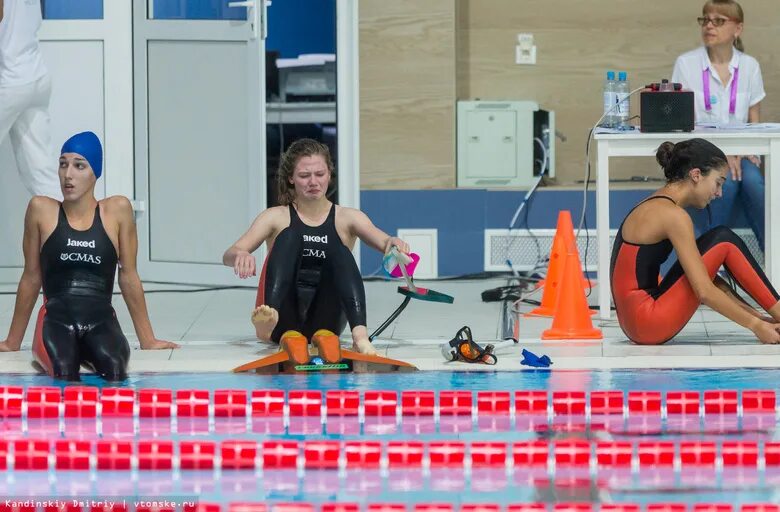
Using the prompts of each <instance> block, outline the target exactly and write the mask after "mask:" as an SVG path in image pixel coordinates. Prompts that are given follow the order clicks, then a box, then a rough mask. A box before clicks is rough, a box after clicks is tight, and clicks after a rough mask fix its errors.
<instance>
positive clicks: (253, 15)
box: [228, 0, 258, 39]
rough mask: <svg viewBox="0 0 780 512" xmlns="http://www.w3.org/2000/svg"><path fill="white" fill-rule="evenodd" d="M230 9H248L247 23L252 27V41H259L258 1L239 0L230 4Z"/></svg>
mask: <svg viewBox="0 0 780 512" xmlns="http://www.w3.org/2000/svg"><path fill="white" fill-rule="evenodd" d="M228 7H246V9H247V13H246V14H247V16H246V18H247V21H248V22H249V23H250V24H251V26H252V39H257V32H258V19H257V14H258V13H257V0H237V1H234V2H228Z"/></svg>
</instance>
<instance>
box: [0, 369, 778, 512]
mask: <svg viewBox="0 0 780 512" xmlns="http://www.w3.org/2000/svg"><path fill="white" fill-rule="evenodd" d="M775 381H776V370H771V369H766V370H762V369H749V370H747V369H746V370H683V369H680V370H631V371H620V370H611V371H549V370H538V371H524V372H518V373H508V372H496V373H485V372H453V373H450V372H417V373H412V374H398V375H394V374H375V375H367V374H361V375H354V374H343V375H324V374H323V375H312V374H309V375H279V376H255V375H236V374H199V375H190V374H169V375H160V374H137V375H133V376H132V377H131V378H130V379H128V381H126V382H124V383H122V384H121V385H120V386H119V387H121V388H124V389H125V390H126V391H128V393H129V394H128V395H124V396H126V397H127V396H130V397H131V398H130V400H131V401H132V404H131V406H134V407H135V409H134V410H135V413H136V416H133V415H132V414H130V415H128V414H126V411H127V410H125V413H122V412H121V411H120V409H118V408H117V409H116V410H114V409H112V410H113V411H114V412H113V413H110V414H109V413H108V411H109V408H108V407H109V405H108V404H109V402H108V401H106V402H105V403H104V405H103V406H102V407H103V409H101V408H100V407H101V406H98V408H97V413H94V414H93V413H90V412H87V413H84V414H81V413H73V412H72V411H71V412H67V410H66V408H65V407H66V406H65V405H64V404H60V405H59V406H58V408H57V410H56V414H54V416H55V417H51V418H33V417H30V414H33V415H38V413H32V412H31V411H38V408H39V407H40V405H41V404H40V403H39V397H38V395H35V397H37V398H33V394H31V391H33V390H36V389H37V390H40V389H47V387H48V388H50V387H52V386H54V388H55V389H56V388H59V389H56V391H57V392H60V391H61V392H62V396H59V395H57V396H54V395H52V396H54V398H52V399H53V400H55V399H56V400H61V401H63V402H65V401H66V393H67V391H65V390H66V389H68V388H70V389H71V391H72V390H74V389H76V388H75V387H73V386H70V385H69V386H65V385H56V384H55V383H54V382H53V381H52V380H51V379H49V378H47V377H43V376H29V375H7V374H6V375H2V376H0V387H3V386H5V387H4V388H0V402H2V395H3V392H1V390H8V389H10V388H8V386H21V387H22V388H23V390H24V404H25V405H24V407H23V411H22V412H23V413H21V414H19V415H16V414H5V417H3V412H2V408H0V418H2V429H0V432H1V433H2V437H1V438H0V439H2V441H0V465H1V464H2V459H4V457H3V456H2V453H3V452H4V451H5V452H6V456H5V459H6V465H8V467H13V469H12V470H10V471H6V472H5V474H4V476H1V477H0V497H15V498H20V497H39V498H41V499H43V498H46V497H82V498H96V499H99V498H105V497H115V498H120V497H121V498H123V500H124V501H126V502H127V503H132V502H133V501H135V500H134V499H133V498H130V497H142V498H144V499H145V500H150V499H154V498H157V499H160V498H168V499H169V500H170V501H173V502H177V503H186V502H187V501H192V500H197V501H201V502H209V503H215V504H223V505H225V504H228V503H236V502H252V503H255V502H264V503H271V504H274V503H277V504H278V503H281V502H296V503H309V504H313V506H315V507H319V506H320V505H322V504H325V503H332V502H348V503H359V504H361V505H366V506H367V504H370V503H401V504H407V505H411V504H415V505H419V504H426V503H427V504H430V503H454V504H456V505H460V504H474V503H481V504H497V505H499V506H501V507H505V506H508V505H511V504H517V503H546V504H552V503H561V502H566V503H579V504H582V507H585V508H580V509H578V510H587V509H588V508H587V507H591V508H593V509H597V508H598V506H599V505H598V504H599V503H622V504H639V505H648V504H653V503H667V504H668V503H688V504H692V503H699V504H700V503H722V504H729V506H732V507H736V506H742V505H745V504H749V503H756V502H760V503H770V502H776V501H777V500H778V498H779V497H780V495H778V494H777V493H776V491H775V490H774V489H775V488H776V487H778V484H780V443H776V442H775V441H774V439H775V438H776V410H777V409H776V406H775V405H776V398H775V395H774V389H775V385H774V383H775ZM81 386H94V387H101V386H102V388H103V389H101V390H95V389H94V388H85V389H93V390H94V392H95V396H98V394H100V396H101V399H100V400H103V398H102V397H103V396H106V397H108V396H109V395H110V396H111V397H116V396H119V395H114V394H110V393H109V391H110V390H113V387H109V386H105V384H104V383H103V382H102V381H100V380H99V379H97V378H94V377H92V376H86V377H85V379H84V382H82V383H81ZM41 387H44V388H41ZM141 390H146V391H143V392H142V391H141ZM149 390H168V391H169V392H170V394H171V396H172V397H174V398H173V399H170V398H169V401H170V402H171V403H170V404H168V406H169V410H170V416H166V415H158V416H157V417H150V415H149V414H145V416H144V417H138V416H137V414H138V411H139V407H140V403H141V400H142V399H141V394H142V393H145V395H148V394H149ZM217 390H221V391H217ZM339 390H342V391H339ZM344 390H346V392H344ZM758 390H760V391H758ZM194 391H198V392H201V393H203V392H205V395H202V394H200V395H197V396H196V394H194V393H193V392H194ZM280 391H281V393H280ZM328 391H330V393H328ZM355 391H356V392H357V393H350V392H355ZM380 391H381V392H384V393H385V394H381V393H378V392H380ZM682 391H684V392H685V393H683V394H680V392H682ZM431 392H433V393H431ZM505 392H506V393H505ZM6 395H7V393H6ZM55 395H56V393H55ZM353 395H355V396H357V397H358V398H357V400H359V403H358V402H355V403H353V404H352V405H345V404H348V403H351V402H349V401H350V400H351V399H352V398H354V397H353ZM90 396H92V395H89V396H88V394H84V395H79V397H80V398H79V399H78V400H77V405H78V406H79V407H83V408H84V410H90V409H89V407H87V406H88V405H89V403H90V400H94V397H93V398H89V397H90ZM160 396H162V395H160ZM177 396H186V397H187V400H188V401H187V402H186V403H185V402H182V403H184V404H185V405H186V408H183V409H177V407H179V406H180V405H181V404H179V402H177V399H176V397H177ZM203 396H205V397H206V398H205V404H206V406H207V408H206V409H202V410H201V412H200V413H196V412H195V410H196V409H195V406H196V405H203V403H202V402H203ZM218 396H219V397H220V398H218ZM239 396H240V397H243V399H245V400H246V403H244V402H241V403H240V407H243V409H241V413H240V414H235V413H229V414H223V413H221V412H219V411H223V412H224V411H225V410H232V411H235V410H236V409H235V408H234V409H229V408H228V409H225V407H230V404H228V405H225V402H224V399H225V397H228V399H227V400H228V402H229V401H230V400H233V399H234V398H235V397H239ZM279 396H282V402H283V403H284V409H283V410H281V411H280V410H278V409H277V410H276V412H271V409H270V408H268V407H270V406H269V404H271V403H272V402H274V401H275V400H277V399H278V397H279ZM231 397H233V398H231ZM317 397H320V398H319V402H318V401H317V399H316V398H317ZM388 397H390V398H392V397H395V399H396V402H393V403H391V404H390V406H389V407H390V409H387V408H385V409H382V408H381V407H382V406H381V404H380V405H377V403H378V402H381V401H382V400H386V399H388ZM756 397H758V401H759V402H761V401H763V402H762V403H763V405H761V406H757V405H756V404H755V403H754V402H756V401H755V400H754V399H755V398H756ZM147 398H148V397H147ZM158 398H159V396H158V397H157V398H155V399H158ZM369 398H371V400H369ZM503 398H507V400H508V401H507V402H506V404H507V406H506V408H504V407H503V406H501V405H496V404H504V402H503V401H502V400H503ZM255 399H257V400H259V402H257V403H255ZM407 399H409V400H410V401H409V402H408V403H407ZM499 399H501V400H499ZM106 400H109V399H106ZM114 400H115V402H116V401H118V400H119V399H118V398H115V399H114ZM296 400H299V401H296ZM307 400H308V401H312V400H313V402H312V403H311V404H308V405H307V403H306V402H307ZM339 400H340V402H339ZM686 400H687V402H686ZM751 400H752V401H751ZM767 400H769V402H767ZM459 401H460V402H459ZM491 401H492V405H491V404H490V402H491ZM692 402H695V407H692V406H691V404H692ZM5 403H6V404H7V403H8V402H5ZM116 403H118V402H116ZM337 403H338V404H340V405H334V404H337ZM31 404H33V405H31ZM177 404H178V405H177ZM356 404H357V405H356ZM540 404H541V405H540ZM233 405H235V404H233ZM255 406H258V407H260V408H259V409H256V408H255ZM267 406H268V407H267ZM112 407H113V406H112ZM240 407H239V409H240ZM336 407H341V409H339V410H338V411H337V410H336V409H335V408H336ZM349 407H353V408H354V407H356V408H357V409H354V410H352V411H350V410H348V409H349ZM369 407H370V409H369ZM77 408H78V407H77ZM204 410H205V411H206V412H205V414H204V413H203V411H204ZM101 411H102V414H101ZM185 411H186V412H185ZM258 411H260V413H258ZM383 411H384V412H383ZM387 411H392V412H393V413H395V415H391V416H388V415H387V414H386V413H387ZM678 413H679V414H678ZM36 441H39V442H42V443H43V444H39V445H38V446H37V447H35V446H31V445H33V444H34V442H36ZM57 441H59V444H58V442H57ZM2 442H5V443H6V445H7V447H6V448H5V450H4V449H3V445H2ZM79 443H80V444H79ZM109 448H111V449H113V450H114V452H113V453H114V455H115V459H111V457H109V456H108V455H106V454H107V453H109V452H107V451H105V450H108V449H109ZM125 449H126V450H128V453H127V454H125V455H127V457H126V458H127V460H128V461H130V460H132V462H131V463H130V462H128V463H130V464H131V469H126V466H123V465H122V464H121V463H120V464H118V465H114V466H111V464H112V463H111V462H107V460H109V459H110V460H124V459H125V457H124V455H117V453H119V452H122V451H123V450H125ZM36 450H37V451H36ZM193 450H195V451H198V450H200V451H199V452H198V453H199V454H200V458H199V459H198V458H197V457H195V458H193ZM129 452H132V455H131V454H130V453H129ZM152 452H154V454H153V455H150V453H152ZM242 453H243V455H242ZM36 455H37V456H38V457H39V458H40V457H41V456H42V455H43V456H45V457H44V458H40V461H43V462H39V463H38V465H37V466H36V464H35V463H33V462H30V461H31V460H33V458H34V457H35V456H36ZM79 456H80V457H81V461H82V462H81V465H79V464H77V463H72V465H68V464H71V462H68V461H73V460H75V459H77V458H78V457H79ZM25 457H27V458H26V459H25ZM85 457H86V458H85ZM106 457H108V458H106ZM373 457H376V463H373V462H371V460H374V459H373ZM44 459H45V460H44ZM84 461H86V462H84ZM101 461H102V462H101ZM144 461H145V462H144ZM150 461H151V462H150ZM193 461H196V462H193ZM198 461H200V462H198ZM204 461H205V462H204ZM285 461H286V462H285ZM367 461H368V462H367ZM27 464H29V465H27ZM41 464H42V465H41ZM142 466H143V467H142ZM33 467H40V468H42V469H38V470H35V469H32V468H33ZM77 467H81V468H85V469H80V470H79V469H65V468H77ZM108 467H114V468H118V469H115V470H107V469H106V468H108ZM161 468H162V469H161ZM192 468H199V469H192ZM3 469H5V468H3ZM2 503H3V501H2V500H0V506H2ZM585 504H591V505H585ZM141 508H142V507H141ZM141 508H139V510H141ZM718 510H719V512H724V511H725V510H726V509H724V508H721V509H718ZM518 512H520V511H519V510H518ZM702 512H704V511H703V510H702Z"/></svg>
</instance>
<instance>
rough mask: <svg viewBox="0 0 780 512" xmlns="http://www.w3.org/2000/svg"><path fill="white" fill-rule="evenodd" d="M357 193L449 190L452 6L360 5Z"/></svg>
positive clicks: (436, 2) (437, 0)
mask: <svg viewBox="0 0 780 512" xmlns="http://www.w3.org/2000/svg"><path fill="white" fill-rule="evenodd" d="M359 37H360V170H361V188H364V189H372V188H403V189H417V188H452V187H454V186H455V62H456V60H455V1H454V0H425V1H422V2H421V1H419V0H400V1H393V2H387V1H384V0H361V2H360V35H359Z"/></svg>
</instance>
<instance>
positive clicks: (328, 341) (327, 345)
mask: <svg viewBox="0 0 780 512" xmlns="http://www.w3.org/2000/svg"><path fill="white" fill-rule="evenodd" d="M311 342H312V344H313V345H314V346H315V347H317V350H318V351H319V355H320V357H321V358H322V361H323V362H324V363H325V364H336V363H340V362H341V344H340V343H339V337H338V336H336V335H335V334H333V333H332V332H331V331H329V330H327V329H320V330H318V331H317V332H315V333H314V336H312V337H311Z"/></svg>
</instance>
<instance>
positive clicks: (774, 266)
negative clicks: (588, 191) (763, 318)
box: [593, 128, 780, 320]
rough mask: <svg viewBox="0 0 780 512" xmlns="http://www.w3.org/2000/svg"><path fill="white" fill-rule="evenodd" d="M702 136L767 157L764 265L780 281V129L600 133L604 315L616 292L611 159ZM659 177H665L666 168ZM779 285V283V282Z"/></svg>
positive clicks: (727, 148) (729, 150)
mask: <svg viewBox="0 0 780 512" xmlns="http://www.w3.org/2000/svg"><path fill="white" fill-rule="evenodd" d="M694 137H701V138H703V139H707V140H709V141H710V142H712V143H713V144H715V145H716V146H718V147H719V148H720V149H722V150H723V152H724V153H726V154H727V155H766V163H765V164H766V169H765V170H766V173H765V178H766V196H765V201H766V214H765V215H766V216H765V218H766V228H765V229H766V234H765V245H766V254H765V256H766V257H765V258H764V261H765V265H764V266H765V268H766V272H767V275H768V276H769V279H770V280H772V279H780V222H772V221H771V219H772V217H773V216H776V215H780V203H777V202H776V203H775V204H774V210H773V209H772V207H773V205H772V200H771V198H773V197H774V198H775V199H776V201H777V200H780V130H777V131H774V130H773V131H765V130H757V129H755V128H751V129H746V130H741V131H725V130H716V129H697V130H695V131H693V132H688V133H642V132H639V131H632V132H626V133H597V134H595V135H594V136H593V138H594V140H596V144H597V145H596V150H597V152H598V162H597V165H596V173H597V177H596V236H597V240H598V257H599V258H598V288H599V294H598V295H599V296H598V299H599V310H600V313H599V314H600V317H601V318H602V319H605V320H606V319H609V317H610V297H611V295H612V291H611V286H610V276H609V263H610V257H611V251H612V247H611V246H610V236H609V157H612V156H653V157H654V156H655V152H656V150H657V149H658V146H660V145H661V143H663V142H665V141H667V140H668V141H672V142H679V141H681V140H686V139H691V138H694ZM658 175H659V176H661V177H662V176H663V173H662V172H661V170H660V169H659V170H658ZM778 284H780V283H778Z"/></svg>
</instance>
